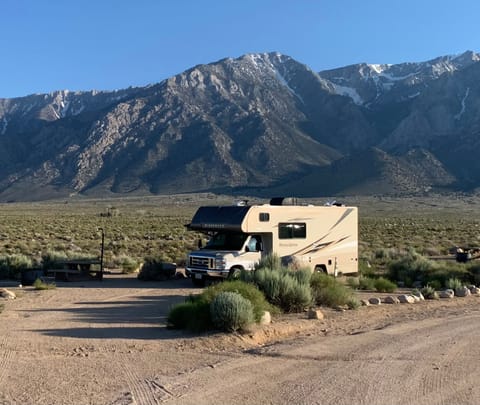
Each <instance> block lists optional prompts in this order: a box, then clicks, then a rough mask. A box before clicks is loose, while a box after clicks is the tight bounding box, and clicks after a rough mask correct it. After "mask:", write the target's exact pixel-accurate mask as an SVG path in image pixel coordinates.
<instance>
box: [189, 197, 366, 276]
mask: <svg viewBox="0 0 480 405" xmlns="http://www.w3.org/2000/svg"><path fill="white" fill-rule="evenodd" d="M189 228H190V229H192V230H197V231H201V232H206V233H209V234H210V236H211V237H213V238H215V235H219V236H222V235H223V236H226V238H228V237H229V236H231V235H235V237H236V238H237V239H238V240H240V242H239V243H240V244H238V245H237V246H235V248H230V249H227V248H226V247H225V248H219V249H215V247H212V246H206V247H205V248H203V249H200V250H197V251H194V252H190V254H189V255H188V258H187V266H186V271H187V275H188V276H190V277H191V278H192V279H194V281H195V280H196V281H202V280H203V279H204V278H206V277H229V276H232V275H233V274H234V272H235V271H237V270H239V269H246V270H253V269H254V266H255V264H256V263H258V262H259V261H260V260H261V258H262V257H264V256H266V255H269V254H276V255H278V256H279V257H280V258H281V259H282V262H283V263H284V264H288V265H292V266H295V267H309V268H310V269H311V270H312V271H323V272H325V273H328V274H332V275H338V274H340V273H341V274H351V273H357V272H358V209H357V207H345V206H337V205H331V206H314V205H272V204H263V205H252V206H246V207H235V206H219V207H200V208H199V210H198V211H197V213H196V214H195V216H194V218H193V219H192V223H191V224H190V225H189ZM252 241H253V242H254V241H257V242H260V243H257V244H255V243H252ZM255 246H257V247H255Z"/></svg>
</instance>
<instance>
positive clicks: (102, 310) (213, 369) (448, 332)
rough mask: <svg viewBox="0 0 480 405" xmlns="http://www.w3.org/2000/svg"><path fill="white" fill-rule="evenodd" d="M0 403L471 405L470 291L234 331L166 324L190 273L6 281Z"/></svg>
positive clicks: (0, 324)
mask: <svg viewBox="0 0 480 405" xmlns="http://www.w3.org/2000/svg"><path fill="white" fill-rule="evenodd" d="M11 289H12V290H13V291H15V292H17V293H18V295H19V298H18V299H16V300H14V301H8V302H4V304H5V309H4V311H3V312H2V313H1V314H0V404H1V405H6V404H8V405H10V404H77V405H83V404H105V405H108V404H111V405H129V404H137V405H140V404H142V405H143V404H147V405H149V404H159V403H167V404H259V403H265V404H292V403H295V404H320V403H321V404H334V403H335V404H363V403H365V404H367V403H368V404H410V403H411V404H418V403H428V404H443V403H455V404H467V403H470V404H477V403H478V402H479V399H478V398H479V394H480V389H479V388H478V383H477V381H476V380H477V376H478V375H479V371H480V367H479V366H478V365H477V364H478V363H477V359H478V358H479V354H480V353H479V351H480V349H479V348H478V343H477V336H478V335H479V333H480V310H479V308H480V298H478V297H468V298H464V299H461V298H457V299H454V300H447V301H444V300H442V301H436V302H423V303H418V304H410V305H409V304H404V305H390V306H387V305H383V306H380V307H365V308H361V309H359V310H357V311H346V312H336V311H333V310H325V314H326V319H325V320H323V321H311V320H307V319H305V317H304V316H303V315H298V314H296V315H289V316H284V317H282V318H280V319H277V320H275V322H274V323H273V324H272V325H271V326H269V327H267V328H264V329H261V330H260V329H259V330H255V331H252V333H250V334H247V335H243V336H239V335H224V334H208V335H202V336H200V337H199V336H192V335H187V334H184V333H182V332H178V331H172V330H168V329H166V327H165V321H166V314H167V313H168V310H169V308H170V306H171V305H172V304H173V303H176V302H180V301H182V300H183V299H184V298H185V296H186V295H188V294H190V293H196V292H198V291H200V290H198V289H195V288H192V287H191V284H190V282H189V280H172V281H168V282H163V283H150V282H140V281H138V280H136V279H135V278H132V277H124V276H106V278H105V280H104V281H103V282H98V281H89V282H84V283H79V282H75V283H64V284H61V285H59V286H58V288H57V289H55V290H50V291H34V290H33V289H31V288H23V289H20V288H11Z"/></svg>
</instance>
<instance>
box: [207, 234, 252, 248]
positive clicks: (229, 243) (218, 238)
mask: <svg viewBox="0 0 480 405" xmlns="http://www.w3.org/2000/svg"><path fill="white" fill-rule="evenodd" d="M247 236H248V235H246V234H244V233H234V232H218V233H216V234H215V235H213V237H212V238H211V239H210V240H209V241H208V243H207V244H206V245H205V247H204V249H209V250H240V249H241V248H242V246H243V244H244V243H245V240H246V239H247Z"/></svg>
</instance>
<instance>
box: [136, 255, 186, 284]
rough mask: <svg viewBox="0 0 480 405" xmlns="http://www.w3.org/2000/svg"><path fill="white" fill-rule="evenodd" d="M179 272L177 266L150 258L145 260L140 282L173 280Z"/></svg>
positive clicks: (139, 276) (139, 274)
mask: <svg viewBox="0 0 480 405" xmlns="http://www.w3.org/2000/svg"><path fill="white" fill-rule="evenodd" d="M176 272H177V268H176V266H175V265H173V264H171V263H164V262H163V261H162V260H161V259H157V258H153V257H148V258H146V259H145V261H144V263H143V265H142V268H141V269H140V272H139V273H138V279H139V280H150V281H163V280H167V279H169V278H172V277H173V276H174V275H175V273H176Z"/></svg>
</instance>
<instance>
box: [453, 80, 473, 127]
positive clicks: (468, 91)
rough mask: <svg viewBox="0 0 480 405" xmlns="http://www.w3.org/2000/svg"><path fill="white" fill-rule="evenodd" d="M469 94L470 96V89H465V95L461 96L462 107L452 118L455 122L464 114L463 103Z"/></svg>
mask: <svg viewBox="0 0 480 405" xmlns="http://www.w3.org/2000/svg"><path fill="white" fill-rule="evenodd" d="M469 94H470V87H467V90H466V91H465V95H464V96H463V98H462V101H461V105H462V107H461V109H460V111H459V112H458V114H455V117H454V118H455V119H456V120H457V121H458V120H459V119H460V118H461V116H462V115H463V113H464V112H465V101H466V100H467V97H468V95H469Z"/></svg>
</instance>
